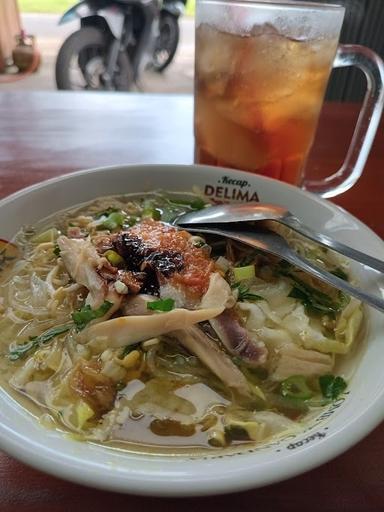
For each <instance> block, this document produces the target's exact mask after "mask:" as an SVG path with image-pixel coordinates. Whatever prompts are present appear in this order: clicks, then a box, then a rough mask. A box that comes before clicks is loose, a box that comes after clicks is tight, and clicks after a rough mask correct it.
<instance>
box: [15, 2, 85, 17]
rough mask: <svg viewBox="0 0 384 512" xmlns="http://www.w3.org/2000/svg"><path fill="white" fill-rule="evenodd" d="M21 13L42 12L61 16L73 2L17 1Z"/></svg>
mask: <svg viewBox="0 0 384 512" xmlns="http://www.w3.org/2000/svg"><path fill="white" fill-rule="evenodd" d="M18 3H19V7H20V11H21V12H44V13H54V14H61V13H63V12H64V11H66V10H67V9H69V7H72V5H74V4H75V3H76V2H75V0H19V2H18Z"/></svg>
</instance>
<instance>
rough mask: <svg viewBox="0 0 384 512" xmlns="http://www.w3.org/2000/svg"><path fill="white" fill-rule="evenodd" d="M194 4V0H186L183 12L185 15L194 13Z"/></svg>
mask: <svg viewBox="0 0 384 512" xmlns="http://www.w3.org/2000/svg"><path fill="white" fill-rule="evenodd" d="M195 4H196V0H188V1H187V8H186V10H185V14H186V15H187V16H194V15H195Z"/></svg>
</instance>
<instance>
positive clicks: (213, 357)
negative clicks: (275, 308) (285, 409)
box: [172, 326, 250, 395]
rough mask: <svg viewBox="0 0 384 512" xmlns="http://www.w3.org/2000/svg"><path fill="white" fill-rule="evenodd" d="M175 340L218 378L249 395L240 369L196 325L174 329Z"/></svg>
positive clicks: (242, 393) (241, 392)
mask: <svg viewBox="0 0 384 512" xmlns="http://www.w3.org/2000/svg"><path fill="white" fill-rule="evenodd" d="M172 335H174V336H175V337H176V338H177V340H178V341H179V342H180V343H181V344H182V345H183V346H184V347H185V348H186V349H187V350H188V351H189V352H191V353H192V354H195V355H196V356H197V357H198V358H199V359H200V361H201V362H202V363H203V364H205V365H206V366H207V367H208V368H209V369H210V370H211V371H212V372H213V373H214V374H215V375H216V376H217V377H219V379H220V380H222V381H223V382H224V384H226V385H227V386H229V387H230V388H232V389H235V390H236V391H238V392H239V393H240V394H241V395H249V393H250V391H249V386H248V383H247V381H246V379H245V377H244V375H243V374H242V373H241V371H240V370H239V369H238V368H237V366H236V365H235V364H233V363H232V361H231V359H230V358H229V357H228V356H227V355H226V354H225V352H224V351H222V350H221V349H220V348H219V347H218V346H217V345H216V343H215V342H214V341H213V340H211V339H210V338H209V337H208V336H207V335H206V334H204V332H203V331H202V330H201V329H199V328H198V327H196V326H194V327H189V328H188V329H184V330H182V331H181V330H180V331H175V332H173V333H172Z"/></svg>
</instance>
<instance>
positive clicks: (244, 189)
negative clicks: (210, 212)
mask: <svg viewBox="0 0 384 512" xmlns="http://www.w3.org/2000/svg"><path fill="white" fill-rule="evenodd" d="M203 193H204V196H205V197H206V198H207V199H209V200H210V201H212V202H213V203H216V204H220V203H227V202H229V201H230V202H245V203H249V202H255V201H259V196H258V193H257V191H256V190H255V188H254V187H253V185H252V184H251V183H250V182H249V181H248V180H246V179H236V178H232V177H230V176H228V175H224V176H221V178H219V179H218V180H217V181H215V182H209V183H205V184H204V190H203Z"/></svg>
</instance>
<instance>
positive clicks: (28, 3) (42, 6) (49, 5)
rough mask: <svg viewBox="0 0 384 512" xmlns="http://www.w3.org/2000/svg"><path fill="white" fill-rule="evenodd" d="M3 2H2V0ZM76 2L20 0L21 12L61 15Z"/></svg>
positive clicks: (191, 1) (190, 7)
mask: <svg viewBox="0 0 384 512" xmlns="http://www.w3.org/2000/svg"><path fill="white" fill-rule="evenodd" d="M0 1H2V0H0ZM75 3H76V0H19V6H20V10H21V12H44V13H54V14H61V13H63V12H64V11H66V10H67V9H68V8H69V7H72V5H74V4H75ZM194 14H195V0H188V1H187V9H186V15H187V16H194Z"/></svg>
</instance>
